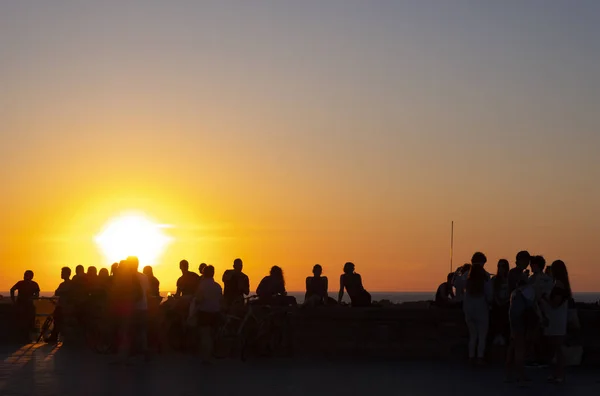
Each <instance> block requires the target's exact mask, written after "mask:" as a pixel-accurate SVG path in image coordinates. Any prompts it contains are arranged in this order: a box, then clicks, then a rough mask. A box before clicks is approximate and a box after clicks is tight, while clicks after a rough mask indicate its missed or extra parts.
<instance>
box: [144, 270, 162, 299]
mask: <svg viewBox="0 0 600 396" xmlns="http://www.w3.org/2000/svg"><path fill="white" fill-rule="evenodd" d="M143 272H144V275H146V277H148V283H149V286H150V289H149V290H148V296H150V297H160V282H159V280H158V279H157V278H156V277H155V276H154V271H153V270H152V267H151V266H149V265H147V266H145V267H144V271H143Z"/></svg>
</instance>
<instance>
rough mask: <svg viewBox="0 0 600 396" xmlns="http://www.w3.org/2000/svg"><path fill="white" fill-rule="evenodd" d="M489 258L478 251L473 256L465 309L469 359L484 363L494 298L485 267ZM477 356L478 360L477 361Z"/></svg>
mask: <svg viewBox="0 0 600 396" xmlns="http://www.w3.org/2000/svg"><path fill="white" fill-rule="evenodd" d="M486 261H487V258H486V257H485V255H484V254H483V253H481V252H477V253H475V254H474V255H473V257H472V258H471V264H472V267H471V271H470V272H469V278H468V279H467V288H466V293H465V299H464V301H463V311H464V313H465V320H466V322H467V327H468V328H469V359H470V361H471V362H472V363H475V362H477V364H480V365H481V364H484V360H483V357H484V355H485V346H486V343H487V334H488V327H489V318H490V311H489V304H490V303H491V300H492V295H491V294H492V292H491V287H490V285H489V283H490V282H489V281H488V278H487V277H488V275H489V274H488V273H487V272H486V271H485V269H483V266H484V264H485V262H486ZM475 358H477V360H476V361H475Z"/></svg>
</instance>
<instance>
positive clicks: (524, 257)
mask: <svg viewBox="0 0 600 396" xmlns="http://www.w3.org/2000/svg"><path fill="white" fill-rule="evenodd" d="M530 260H531V255H530V254H529V252H528V251H526V250H522V251H520V252H519V253H517V257H516V262H515V263H516V267H515V268H511V269H510V271H508V291H509V294H510V295H512V292H513V291H515V289H516V288H517V286H518V284H519V281H520V280H521V279H523V276H524V273H525V270H526V269H527V267H528V266H529V262H530Z"/></svg>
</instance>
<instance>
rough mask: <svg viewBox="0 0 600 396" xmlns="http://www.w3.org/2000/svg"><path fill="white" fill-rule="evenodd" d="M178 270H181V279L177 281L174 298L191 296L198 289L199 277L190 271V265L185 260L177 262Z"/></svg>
mask: <svg viewBox="0 0 600 396" xmlns="http://www.w3.org/2000/svg"><path fill="white" fill-rule="evenodd" d="M179 269H180V270H181V277H180V278H179V279H177V292H176V293H175V295H176V296H178V297H179V296H192V295H193V294H194V293H195V292H196V289H197V288H198V283H199V282H200V276H199V275H198V274H196V273H195V272H192V271H190V264H189V263H188V262H187V260H181V261H180V262H179Z"/></svg>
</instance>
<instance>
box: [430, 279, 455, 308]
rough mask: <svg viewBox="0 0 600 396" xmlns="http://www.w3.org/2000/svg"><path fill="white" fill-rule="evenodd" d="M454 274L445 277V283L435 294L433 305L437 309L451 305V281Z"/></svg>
mask: <svg viewBox="0 0 600 396" xmlns="http://www.w3.org/2000/svg"><path fill="white" fill-rule="evenodd" d="M453 278H454V272H451V273H449V274H448V276H447V277H446V282H444V283H442V284H441V285H440V286H439V287H438V289H437V292H436V293H435V305H437V306H439V307H448V306H450V305H453V302H454V301H453V300H454V292H453V291H452V280H453Z"/></svg>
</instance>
